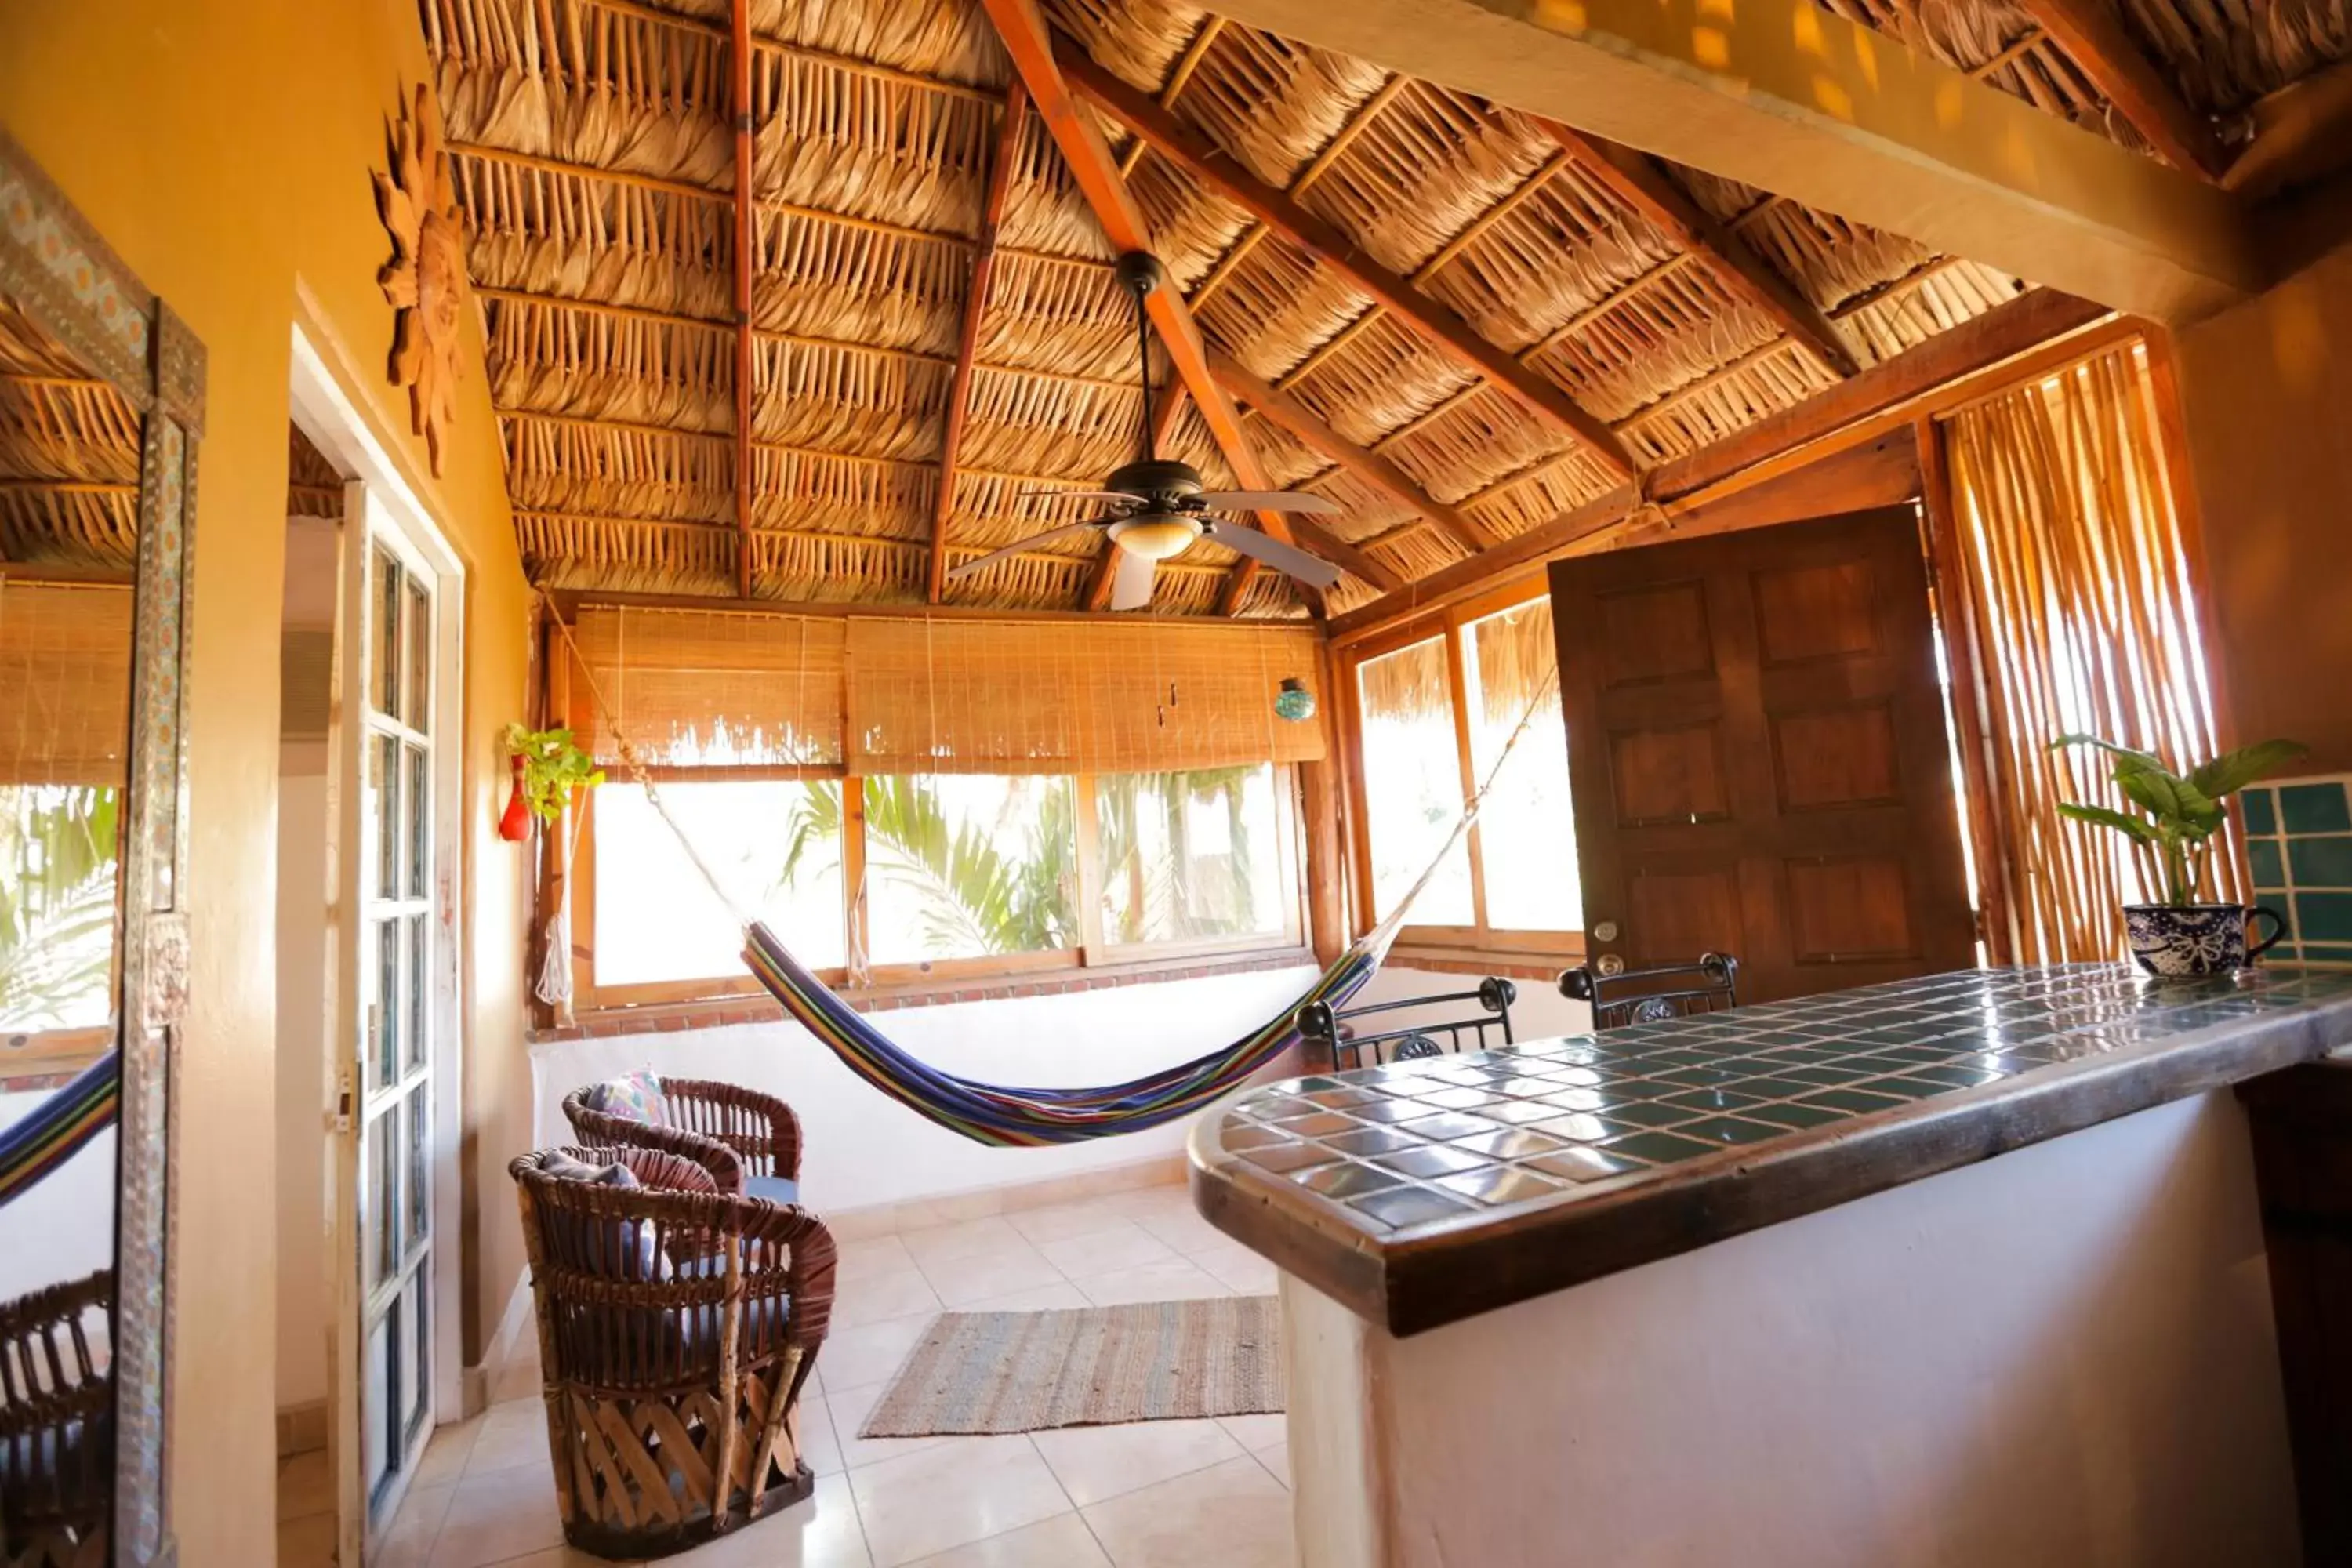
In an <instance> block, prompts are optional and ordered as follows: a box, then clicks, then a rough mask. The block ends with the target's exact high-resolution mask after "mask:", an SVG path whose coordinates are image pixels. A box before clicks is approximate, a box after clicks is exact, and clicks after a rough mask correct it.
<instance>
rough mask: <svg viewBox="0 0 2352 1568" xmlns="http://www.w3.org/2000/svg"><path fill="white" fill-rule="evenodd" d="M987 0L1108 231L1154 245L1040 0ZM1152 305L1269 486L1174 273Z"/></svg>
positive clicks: (1242, 478)
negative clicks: (1068, 72) (1067, 70)
mask: <svg viewBox="0 0 2352 1568" xmlns="http://www.w3.org/2000/svg"><path fill="white" fill-rule="evenodd" d="M982 4H983V5H986V7H987V9H988V16H989V19H990V20H991V21H992V22H994V23H995V24H996V31H997V33H998V35H999V36H1000V37H1003V40H1004V47H1005V50H1006V52H1007V53H1008V54H1010V55H1011V56H1012V57H1013V69H1014V70H1015V71H1016V72H1017V73H1018V74H1019V76H1020V78H1021V80H1022V81H1023V83H1024V85H1025V86H1026V87H1027V88H1028V89H1029V96H1030V97H1031V98H1032V99H1033V100H1035V102H1036V105H1037V113H1038V117H1039V118H1040V119H1042V120H1044V121H1045V128H1046V130H1047V131H1049V132H1052V133H1053V137H1054V143H1055V146H1057V147H1059V148H1060V149H1061V153H1062V159H1063V162H1064V163H1066V164H1068V165H1069V169H1070V174H1071V176H1072V177H1073V178H1074V179H1075V180H1076V182H1077V186H1078V191H1079V193H1080V194H1081V195H1084V196H1085V198H1086V202H1087V206H1088V207H1090V208H1092V209H1093V211H1094V215H1095V219H1096V221H1097V222H1098V223H1099V224H1101V225H1102V230H1103V233H1104V235H1105V236H1106V237H1108V239H1109V240H1110V242H1111V245H1112V246H1113V247H1115V248H1117V249H1118V250H1122V251H1129V250H1141V251H1149V250H1150V248H1151V227H1150V224H1148V223H1147V222H1146V221H1145V220H1144V216H1143V208H1142V205H1140V204H1139V203H1138V202H1137V201H1136V199H1135V194H1134V193H1133V192H1132V191H1130V190H1129V189H1128V187H1127V180H1126V177H1125V176H1124V175H1122V174H1120V173H1119V170H1118V160H1117V159H1116V158H1114V157H1113V156H1112V155H1111V150H1110V144H1109V143H1108V142H1106V141H1104V140H1103V133H1102V128H1101V127H1100V126H1099V125H1097V123H1096V122H1095V119H1094V116H1093V115H1092V114H1090V113H1088V112H1087V110H1085V109H1083V108H1082V107H1080V105H1079V103H1078V100H1077V97H1076V94H1075V93H1074V92H1073V91H1072V90H1071V88H1070V83H1069V81H1068V80H1067V79H1066V77H1065V76H1064V74H1063V71H1062V68H1061V66H1060V64H1058V63H1057V62H1056V60H1055V54H1054V39H1053V35H1052V33H1051V32H1049V31H1048V30H1047V28H1046V26H1045V16H1043V15H1042V14H1040V13H1039V11H1038V9H1037V5H1036V0H982ZM1144 309H1145V310H1146V311H1147V312H1148V313H1149V314H1150V318H1151V324H1152V326H1153V327H1154V328H1155V329H1157V331H1159V334H1160V342H1161V343H1162V344H1163V345H1164V346H1165V347H1166V349H1167V351H1168V360H1169V363H1170V364H1171V365H1172V366H1173V367H1174V369H1175V372H1176V374H1177V375H1178V376H1179V377H1180V378H1181V380H1182V381H1183V383H1184V388H1185V391H1186V392H1187V393H1188V394H1190V395H1191V397H1192V402H1193V404H1194V405H1195V406H1197V407H1198V408H1199V409H1200V410H1201V416H1202V418H1203V419H1205V420H1206V421H1207V422H1208V426H1209V434H1210V435H1211V437H1213V438H1214V439H1215V441H1216V443H1217V448H1218V450H1220V451H1222V452H1223V453H1224V455H1225V462H1226V464H1227V465H1228V466H1229V467H1231V468H1232V469H1233V471H1234V479H1235V480H1237V481H1238V482H1239V483H1240V485H1241V487H1242V488H1243V489H1254V490H1255V489H1266V488H1268V487H1267V483H1266V478H1265V469H1264V468H1262V467H1261V466H1260V465H1259V463H1258V460H1257V453H1256V451H1255V448H1253V447H1251V445H1250V440H1249V433H1248V432H1247V431H1245V430H1244V429H1243V428H1242V423H1241V416H1240V415H1239V414H1238V413H1236V412H1235V411H1234V404H1233V399H1232V398H1230V397H1228V396H1226V395H1225V389H1224V388H1223V387H1222V386H1220V385H1218V384H1217V378H1216V377H1215V376H1213V375H1212V374H1210V373H1209V346H1208V344H1207V342H1204V341H1203V340H1202V336H1201V328H1200V323H1198V322H1197V321H1193V319H1192V309H1191V307H1189V306H1187V305H1186V304H1185V303H1184V296H1183V295H1182V294H1181V292H1179V291H1178V289H1177V287H1176V284H1175V281H1174V279H1163V280H1162V281H1161V283H1160V287H1158V288H1157V289H1153V290H1152V291H1151V292H1150V295H1148V296H1147V297H1146V298H1145V300H1144ZM1257 517H1258V521H1259V524H1260V526H1262V527H1263V528H1265V531H1266V532H1268V533H1270V534H1272V535H1273V536H1274V537H1275V538H1276V539H1279V540H1281V541H1282V542H1284V543H1286V544H1288V543H1291V542H1293V540H1292V536H1291V531H1290V526H1289V523H1288V521H1286V519H1285V518H1284V517H1283V515H1282V514H1281V513H1280V512H1272V511H1265V512H1260V513H1258V514H1257ZM1105 553H1106V554H1107V555H1108V554H1109V553H1111V552H1105ZM1106 565H1108V563H1106ZM1256 567H1257V563H1256V562H1255V561H1252V560H1250V559H1248V558H1247V557H1244V558H1243V559H1242V561H1241V562H1240V563H1238V564H1237V565H1236V566H1235V567H1234V573H1233V575H1232V576H1231V577H1230V578H1228V579H1227V586H1226V592H1225V595H1224V599H1225V603H1224V604H1223V605H1220V606H1219V608H1220V610H1221V611H1223V612H1224V613H1228V614H1229V613H1231V610H1232V608H1233V607H1234V606H1236V605H1238V604H1239V603H1240V600H1241V597H1242V595H1243V594H1244V592H1245V591H1246V590H1247V588H1248V586H1249V584H1250V583H1251V582H1252V581H1253V580H1254V579H1255V576H1256Z"/></svg>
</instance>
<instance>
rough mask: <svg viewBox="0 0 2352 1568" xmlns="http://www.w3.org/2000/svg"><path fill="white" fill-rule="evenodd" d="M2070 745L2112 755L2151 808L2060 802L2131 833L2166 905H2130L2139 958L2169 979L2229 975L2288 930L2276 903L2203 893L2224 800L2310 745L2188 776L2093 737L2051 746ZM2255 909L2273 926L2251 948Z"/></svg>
mask: <svg viewBox="0 0 2352 1568" xmlns="http://www.w3.org/2000/svg"><path fill="white" fill-rule="evenodd" d="M2069 746H2091V747H2095V748H2096V749H2097V750H2099V751H2101V752H2105V753H2106V754H2107V755H2108V756H2109V757H2110V758H2112V759H2113V760H2114V773H2113V776H2114V779H2115V784H2116V788H2117V789H2118V790H2120V791H2122V792H2123V796H2124V798H2125V799H2126V800H2127V801H2129V802H2130V803H2131V804H2132V805H2136V806H2137V807H2138V808H2139V809H2140V810H2141V811H2142V812H2145V813H2146V814H2147V815H2146V816H2133V815H2131V814H2130V813H2128V812H2121V811H2114V810H2110V809H2109V808H2108V807H2106V806H2104V805H2081V804H2078V803H2075V802H2072V801H2069V802H2066V803H2064V804H2063V805H2060V806H2059V807H2058V810H2059V812H2060V814H2061V815H2063V816H2068V817H2071V818H2073V819H2074V821H2076V822H2088V823H2094V824H2095V825H2097V826H2102V827H2111V828H2114V829H2115V830H2116V832H2118V833H2120V834H2122V835H2124V837H2126V838H2128V839H2130V840H2131V845H2132V857H2133V859H2134V860H2135V861H2136V862H2137V865H2138V867H2139V874H2140V885H2141V886H2142V887H2143V888H2145V889H2152V890H2154V891H2157V892H2158V893H2160V894H2161V895H2162V899H2163V901H2162V902H2160V903H2148V904H2126V905H2125V906H2124V929H2125V932H2126V935H2127V937H2128V938H2129V940H2130V943H2131V951H2132V956H2133V957H2134V958H2135V959H2137V960H2138V961H2139V966H2140V967H2141V968H2142V969H2145V970H2147V972H2148V973H2150V974H2154V975H2158V976H2163V977H2167V978H2172V977H2178V976H2186V975H2200V974H2214V973H2224V974H2226V973H2231V972H2232V971H2234V970H2239V969H2242V968H2244V967H2245V965H2246V964H2247V963H2248V962H2249V961H2250V960H2252V959H2254V958H2257V957H2260V956H2261V955H2262V954H2263V952H2268V951H2269V949H2270V947H2271V944H2272V943H2273V942H2277V941H2278V939H2279V936H2280V934H2281V933H2282V932H2283V931H2284V930H2285V929H2286V922H2285V921H2284V920H2283V919H2281V918H2280V916H2279V914H2278V912H2277V911H2276V910H2267V909H2251V908H2248V907H2247V906H2245V905H2243V904H2214V903H2200V902H2199V901H2198V900H2199V898H2200V895H2202V894H2204V893H2206V891H2207V880H2206V879H2207V873H2208V872H2209V871H2210V869H2211V861H2212V853H2213V844H2212V840H2213V836H2214V835H2215V834H2216V833H2219V832H2220V831H2221V826H2222V824H2223V823H2224V822H2226V821H2227V820H2228V816H2227V815H2226V814H2225V813H2224V812H2223V810H2222V809H2221V803H2222V802H2223V801H2224V800H2226V799H2228V798H2229V797H2230V796H2231V795H2234V794H2236V793H2237V792H2238V791H2239V790H2242V789H2243V788H2245V787H2246V785H2248V784H2252V783H2253V782H2254V781H2255V780H2257V779H2259V778H2262V777H2263V775H2265V774H2267V773H2271V772H2273V770H2275V769H2277V768H2279V767H2282V766H2284V764H2286V763H2291V762H2293V761H2294V760H2295V759H2296V758H2297V757H2300V756H2302V755H2303V754H2304V753H2305V752H2306V751H2307V750H2308V749H2309V748H2307V747H2305V746H2304V745H2302V744H2301V743H2300V742H2294V741H2263V742H2259V743H2258V744H2255V745H2252V746H2242V747H2240V748H2239V749H2238V750H2237V751H2234V752H2228V753H2226V754H2224V755H2222V756H2219V757H2215V758H2213V759H2212V760H2210V762H2204V763H2198V764H2197V765H2196V766H2195V767H2193V768H2191V769H2189V772H2188V773H2186V774H2182V773H2175V772H2173V771H2172V770H2171V769H2170V768H2168V767H2167V766H2165V764H2164V762H2163V760H2162V759H2161V758H2159V757H2158V756H2156V755H2154V754H2153V753H2151V752H2138V751H2134V750H2133V749H2132V748H2130V747H2129V746H2118V745H2116V743H2115V742H2112V741H2103V740H2101V739H2099V738H2098V737H2097V736H2096V735H2061V736H2059V737H2058V739H2056V740H2054V741H2053V742H2050V749H2051V750H2052V751H2053V752H2054V751H2059V750H2063V748H2066V747H2069ZM2257 915H2262V916H2267V917H2268V918H2269V919H2270V921H2271V922H2272V926H2273V930H2272V931H2271V934H2270V936H2269V937H2268V938H2266V939H2265V940H2264V941H2263V942H2262V943H2261V944H2260V945H2258V946H2256V947H2254V948H2253V949H2252V951H2251V952H2249V951H2248V949H2247V946H2246V924H2247V921H2250V920H2252V918H2253V917H2255V916H2257Z"/></svg>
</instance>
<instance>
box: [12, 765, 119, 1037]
mask: <svg viewBox="0 0 2352 1568" xmlns="http://www.w3.org/2000/svg"><path fill="white" fill-rule="evenodd" d="M120 812H121V795H120V794H119V793H118V792H117V791H115V790H112V789H93V788H84V787H80V786H76V785H63V786H54V785H38V784H36V785H26V786H20V787H15V788H0V1031H5V1030H9V1029H63V1028H73V1027H78V1026H82V1025H87V1024H93V1023H100V1022H103V1021H104V1019H105V1017H106V1016H107V1011H108V1006H109V1001H108V996H109V991H108V987H109V984H110V980H111V977H112V974H113V961H114V868H115V845H116V836H117V832H118V829H119V826H120V820H121V818H120Z"/></svg>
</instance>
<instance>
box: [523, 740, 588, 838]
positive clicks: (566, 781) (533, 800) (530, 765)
mask: <svg viewBox="0 0 2352 1568" xmlns="http://www.w3.org/2000/svg"><path fill="white" fill-rule="evenodd" d="M506 746H507V754H508V755H509V756H514V757H520V758H521V759H522V796H523V799H524V800H525V801H527V802H528V803H529V804H530V811H531V815H532V816H536V817H538V818H539V819H540V820H541V822H553V821H554V820H555V819H556V818H557V817H558V816H562V812H563V808H564V806H565V805H567V804H569V803H570V801H571V799H572V791H574V790H577V789H593V788H595V787H596V786H597V785H598V784H603V783H604V769H602V768H600V767H598V766H597V765H596V764H595V763H594V762H593V761H592V760H590V758H589V755H588V753H587V752H583V751H582V750H581V749H580V747H579V745H578V743H577V742H574V741H573V740H572V731H569V730H526V729H524V728H523V727H522V726H521V725H520V724H509V725H508V726H507V734H506Z"/></svg>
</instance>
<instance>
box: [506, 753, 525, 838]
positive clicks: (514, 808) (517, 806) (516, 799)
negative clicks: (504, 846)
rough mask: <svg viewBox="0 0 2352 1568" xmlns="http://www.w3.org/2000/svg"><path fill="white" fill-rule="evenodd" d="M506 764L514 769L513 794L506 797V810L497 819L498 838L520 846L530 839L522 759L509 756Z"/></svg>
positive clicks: (516, 756)
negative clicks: (523, 788) (523, 786)
mask: <svg viewBox="0 0 2352 1568" xmlns="http://www.w3.org/2000/svg"><path fill="white" fill-rule="evenodd" d="M507 762H508V763H509V764H510V765H511V766H512V767H513V769H514V793H513V794H512V795H509V796H507V809H506V813H505V815H504V816H500V817H499V837H501V838H503V839H505V840H506V841H507V842H508V843H509V844H520V843H521V842H522V841H523V840H524V839H526V838H528V837H530V799H529V798H528V797H527V796H525V795H524V794H523V790H522V758H521V756H520V754H517V755H514V756H510V757H509V758H508V759H507Z"/></svg>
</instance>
